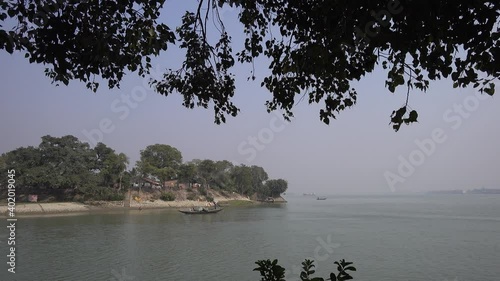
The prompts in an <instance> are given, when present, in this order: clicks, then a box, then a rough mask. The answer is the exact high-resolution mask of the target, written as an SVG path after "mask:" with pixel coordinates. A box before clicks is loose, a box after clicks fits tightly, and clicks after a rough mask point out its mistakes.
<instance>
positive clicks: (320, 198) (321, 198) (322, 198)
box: [316, 197, 326, 200]
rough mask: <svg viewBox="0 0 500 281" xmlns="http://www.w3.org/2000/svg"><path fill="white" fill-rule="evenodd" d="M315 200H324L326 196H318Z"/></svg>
mask: <svg viewBox="0 0 500 281" xmlns="http://www.w3.org/2000/svg"><path fill="white" fill-rule="evenodd" d="M316 200H326V197H318V198H316Z"/></svg>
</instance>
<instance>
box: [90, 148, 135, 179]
mask: <svg viewBox="0 0 500 281" xmlns="http://www.w3.org/2000/svg"><path fill="white" fill-rule="evenodd" d="M94 153H95V155H96V159H95V161H96V164H95V169H97V170H98V176H99V178H100V181H101V184H102V185H103V186H109V187H115V186H118V188H119V189H120V188H121V184H122V179H123V176H124V174H125V170H126V168H127V164H128V159H127V156H126V155H125V154H123V153H119V154H117V153H116V152H115V151H114V150H113V149H112V148H110V147H108V146H107V145H105V144H103V143H101V142H100V143H98V144H97V145H96V146H95V147H94Z"/></svg>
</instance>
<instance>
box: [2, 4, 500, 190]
mask: <svg viewBox="0 0 500 281" xmlns="http://www.w3.org/2000/svg"><path fill="white" fill-rule="evenodd" d="M181 3H182V1H167V4H166V8H165V13H164V18H163V20H164V21H165V22H166V23H168V24H175V23H177V22H178V21H179V16H178V14H180V13H179V7H180V6H181V5H185V3H182V4H181ZM222 15H223V17H224V19H225V20H227V21H228V22H231V21H234V20H235V19H236V15H237V12H236V11H234V10H231V9H226V10H224V11H223V13H222ZM229 27H230V28H229V31H230V32H231V35H232V36H233V39H234V40H235V41H238V38H240V39H241V27H240V26H239V25H237V24H230V25H229ZM235 49H236V50H238V48H235ZM180 56H181V53H180V52H178V51H177V50H175V48H174V47H172V48H171V49H169V51H167V53H165V54H163V55H162V56H161V57H159V58H158V59H157V60H155V61H154V63H153V65H155V66H156V67H155V68H156V69H158V71H161V70H162V69H165V68H177V67H178V65H179V62H180ZM43 69H44V67H43V66H41V65H35V64H31V65H30V64H29V63H28V61H27V60H26V59H24V55H23V54H21V53H17V54H14V55H9V54H7V53H6V52H0V82H1V88H0V93H1V94H0V120H2V122H0V132H1V142H0V153H4V152H7V151H10V150H12V149H15V148H17V147H20V146H28V145H33V146H36V145H38V144H39V143H40V137H42V136H44V135H52V136H63V135H74V136H77V137H78V138H79V139H80V140H82V141H87V142H91V143H92V142H93V141H95V140H97V141H100V140H101V139H100V138H101V136H102V142H104V143H106V144H107V145H109V146H110V147H112V148H113V149H115V150H117V151H118V152H124V153H126V154H127V155H128V156H129V157H130V161H131V163H134V162H135V161H136V160H138V159H139V151H140V150H141V149H144V148H145V147H146V146H147V145H150V144H155V143H164V144H169V145H172V146H174V147H176V148H178V149H179V150H180V151H181V152H182V155H183V158H184V160H185V161H188V160H191V159H194V158H199V159H207V158H208V159H213V160H222V159H226V160H229V161H232V162H233V163H240V164H246V165H259V166H262V167H264V168H265V169H266V171H268V173H269V176H270V177H271V178H284V179H286V180H288V182H289V191H290V192H316V193H324V194H336V193H388V192H391V191H397V192H418V191H424V190H435V189H454V188H458V189H468V188H478V187H479V188H480V187H483V186H484V187H490V188H495V187H496V188H500V174H499V167H500V152H499V151H500V149H499V147H498V144H499V143H500V130H499V128H500V125H499V124H500V110H499V108H500V99H499V97H498V95H500V94H499V93H497V94H496V96H495V97H493V98H491V97H477V96H476V91H475V90H474V89H461V90H456V89H453V88H452V83H451V81H450V80H443V81H439V82H435V83H432V84H431V89H430V90H429V91H428V92H427V93H421V92H418V91H414V92H413V93H412V95H411V97H410V106H411V107H412V108H413V109H416V110H417V111H418V112H419V123H418V124H413V125H411V126H403V127H402V129H401V130H400V131H399V132H398V133H395V132H394V131H393V130H392V128H391V127H390V126H389V125H388V124H389V116H390V114H391V112H392V111H393V110H395V109H398V108H399V107H400V106H402V105H403V104H404V101H405V93H406V89H404V88H400V89H399V90H398V92H397V93H396V94H391V93H390V92H389V91H388V90H387V89H385V88H384V76H385V74H384V73H383V72H381V71H380V70H378V71H376V72H375V73H373V74H372V75H370V76H368V77H365V78H364V79H363V80H362V81H361V82H360V83H358V84H357V85H356V87H357V90H358V93H359V96H358V104H357V105H356V106H355V107H354V108H353V109H350V110H347V111H345V112H343V113H341V114H340V116H339V118H338V119H337V120H334V121H333V122H331V124H330V125H329V126H328V125H325V124H323V123H322V122H321V121H320V120H319V109H320V106H318V105H309V104H307V98H306V99H305V101H303V102H301V103H300V104H298V106H296V107H295V110H294V114H295V119H294V120H293V121H292V122H291V123H288V122H285V121H283V119H282V118H281V117H279V114H273V113H271V114H268V113H267V112H266V108H265V105H264V103H265V101H266V100H267V99H269V98H270V97H271V96H270V94H269V93H268V92H267V91H266V90H265V89H264V88H260V86H259V85H260V80H261V79H262V78H263V77H264V75H265V74H266V73H267V69H266V65H265V64H264V63H262V62H257V64H256V73H257V80H256V81H255V82H247V79H246V77H247V76H248V75H249V73H250V70H251V66H250V65H242V66H241V65H240V66H238V67H237V68H236V70H235V74H236V76H237V93H236V96H235V99H234V102H235V103H236V104H237V106H238V107H239V108H240V109H241V112H240V114H239V115H238V117H236V118H228V120H227V123H226V124H223V125H215V124H214V123H213V120H214V118H213V110H212V109H208V110H205V109H202V108H199V109H194V110H189V109H186V108H184V107H183V106H182V105H181V103H182V99H181V97H180V96H179V95H177V94H176V95H172V96H169V97H164V96H160V95H159V94H156V93H154V92H153V91H151V90H150V89H149V88H148V87H147V86H144V85H147V81H144V79H142V78H140V77H138V76H137V75H135V74H131V75H128V76H126V77H125V79H124V81H123V82H122V87H121V89H119V90H108V89H106V88H104V87H102V88H101V89H100V90H99V91H98V92H97V93H96V94H94V93H92V92H90V91H89V90H87V89H86V88H85V86H84V85H83V84H82V83H79V82H71V84H70V85H69V86H59V87H56V86H55V85H53V84H51V83H50V80H49V79H48V78H46V77H45V76H44V74H43ZM499 86H500V85H498V83H497V89H500V87H499ZM127 100H128V101H127ZM101 123H103V124H104V125H105V126H104V130H102V129H100V124H101ZM106 123H108V124H106ZM98 130H99V133H96V132H97V131H98ZM104 131H106V132H104Z"/></svg>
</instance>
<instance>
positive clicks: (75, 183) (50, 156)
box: [38, 135, 95, 188]
mask: <svg viewBox="0 0 500 281" xmlns="http://www.w3.org/2000/svg"><path fill="white" fill-rule="evenodd" d="M38 149H39V151H40V157H41V158H42V160H41V161H42V162H43V167H44V168H45V169H46V171H45V172H46V173H47V176H46V178H47V179H48V183H49V184H50V187H52V188H78V187H81V186H84V185H87V183H88V182H92V181H93V180H95V174H94V173H93V172H92V170H93V168H94V166H93V164H94V161H93V160H94V155H93V151H92V149H91V148H90V146H89V145H88V143H83V142H81V141H80V140H78V138H76V137H74V136H71V135H68V136H63V137H52V136H44V137H42V142H41V143H40V145H39V146H38Z"/></svg>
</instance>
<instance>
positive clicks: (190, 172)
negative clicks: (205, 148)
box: [177, 163, 198, 183]
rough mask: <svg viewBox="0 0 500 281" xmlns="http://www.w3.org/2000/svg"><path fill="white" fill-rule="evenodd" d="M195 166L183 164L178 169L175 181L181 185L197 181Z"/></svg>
mask: <svg viewBox="0 0 500 281" xmlns="http://www.w3.org/2000/svg"><path fill="white" fill-rule="evenodd" d="M197 168H198V167H197V166H196V165H195V164H193V163H184V164H182V165H181V166H180V167H179V173H178V175H177V179H178V180H179V182H182V183H195V182H196V180H197V175H198V172H197Z"/></svg>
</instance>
